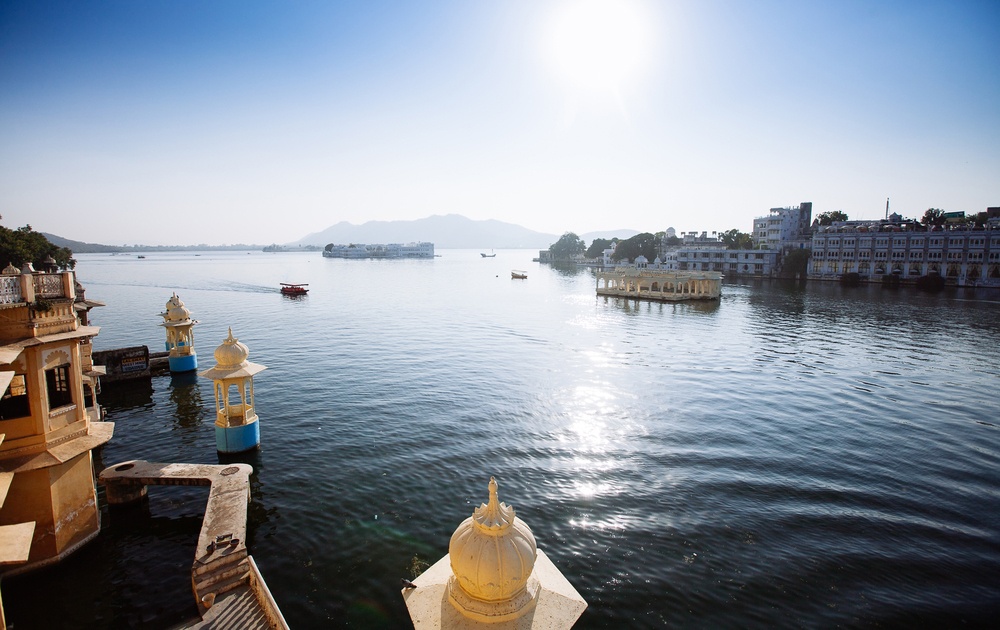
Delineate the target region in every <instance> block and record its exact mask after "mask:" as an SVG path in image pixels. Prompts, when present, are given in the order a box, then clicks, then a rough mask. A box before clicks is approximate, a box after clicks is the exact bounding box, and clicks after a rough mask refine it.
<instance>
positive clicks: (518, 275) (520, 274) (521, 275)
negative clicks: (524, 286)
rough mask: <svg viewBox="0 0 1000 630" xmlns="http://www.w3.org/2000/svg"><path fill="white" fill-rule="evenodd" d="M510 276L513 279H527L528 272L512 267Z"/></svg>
mask: <svg viewBox="0 0 1000 630" xmlns="http://www.w3.org/2000/svg"><path fill="white" fill-rule="evenodd" d="M510 278H511V280H527V279H528V272H527V271H521V270H520V269H512V270H511V272H510Z"/></svg>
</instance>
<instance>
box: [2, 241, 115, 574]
mask: <svg viewBox="0 0 1000 630" xmlns="http://www.w3.org/2000/svg"><path fill="white" fill-rule="evenodd" d="M53 263H54V261H53ZM77 297H78V296H77V295H76V283H75V277H74V274H73V272H72V271H64V272H52V273H42V272H35V271H34V269H32V267H31V265H30V264H25V266H24V268H23V269H17V268H16V267H13V266H8V267H7V268H6V269H4V270H3V271H2V273H0V394H2V396H0V434H3V439H2V440H0V485H2V486H3V493H5V494H6V497H7V500H6V501H5V502H2V504H3V507H2V509H0V525H2V526H8V525H11V524H20V523H26V522H31V521H34V523H35V526H34V530H33V533H31V534H29V536H31V546H30V555H29V557H28V564H26V565H23V566H21V567H18V568H17V569H16V570H17V571H21V570H26V569H31V568H36V567H41V566H44V565H47V564H50V563H52V562H56V561H58V560H61V559H62V558H64V557H66V556H68V555H69V554H71V553H72V552H73V551H75V550H76V549H78V548H79V547H80V546H82V545H83V544H84V543H86V542H87V541H89V540H91V539H93V538H94V537H95V536H97V534H98V533H99V532H100V530H101V520H100V519H101V512H100V508H99V506H98V504H97V489H96V486H95V481H94V460H93V456H92V454H91V451H93V449H95V448H98V447H99V446H101V445H102V444H104V443H105V442H107V441H108V440H110V439H111V436H112V434H113V432H114V423H111V422H102V421H101V417H102V415H103V414H102V412H101V409H100V406H99V405H98V404H97V392H98V378H99V376H100V375H101V373H102V370H101V369H98V367H97V366H94V365H93V354H92V346H91V338H92V337H94V336H95V335H97V333H98V332H99V331H100V329H99V328H98V327H96V326H88V325H85V324H83V323H81V321H80V316H79V315H78V313H85V312H86V310H88V309H89V307H90V305H91V304H94V305H96V304H97V303H96V302H91V303H90V304H88V303H87V302H86V301H84V300H83V299H82V296H81V299H79V300H78V299H77Z"/></svg>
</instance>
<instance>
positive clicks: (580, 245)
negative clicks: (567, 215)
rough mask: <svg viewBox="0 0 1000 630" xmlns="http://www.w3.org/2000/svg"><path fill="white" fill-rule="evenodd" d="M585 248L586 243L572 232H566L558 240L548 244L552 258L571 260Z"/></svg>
mask: <svg viewBox="0 0 1000 630" xmlns="http://www.w3.org/2000/svg"><path fill="white" fill-rule="evenodd" d="M586 249H587V245H586V243H584V242H583V239H581V238H580V237H579V236H577V235H576V234H574V233H573V232H566V233H565V234H563V235H562V236H560V237H559V240H558V241H556V242H555V243H553V244H552V245H550V246H549V253H550V254H552V260H572V259H573V258H574V257H576V256H578V255H580V254H582V253H583V252H584V251H585V250H586Z"/></svg>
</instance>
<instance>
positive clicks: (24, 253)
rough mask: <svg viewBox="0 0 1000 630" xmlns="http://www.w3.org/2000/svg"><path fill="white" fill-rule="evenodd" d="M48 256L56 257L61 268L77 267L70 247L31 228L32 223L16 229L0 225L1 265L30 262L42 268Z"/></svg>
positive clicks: (16, 264)
mask: <svg viewBox="0 0 1000 630" xmlns="http://www.w3.org/2000/svg"><path fill="white" fill-rule="evenodd" d="M48 256H51V257H52V258H54V259H55V261H56V265H58V267H59V268H60V269H73V268H74V267H76V260H75V259H74V258H73V252H72V251H71V250H70V249H69V248H68V247H59V246H57V245H53V244H52V243H51V242H49V239H47V238H45V236H44V235H42V234H41V233H39V232H36V231H34V230H33V229H31V226H30V225H26V226H24V227H21V228H17V229H16V230H11V229H9V228H6V227H4V226H2V225H0V267H4V266H6V265H7V264H8V263H9V264H12V265H14V266H15V267H20V266H21V265H23V264H24V263H26V262H30V263H31V264H32V265H34V267H35V269H42V264H43V263H44V262H45V259H46V258H47V257H48Z"/></svg>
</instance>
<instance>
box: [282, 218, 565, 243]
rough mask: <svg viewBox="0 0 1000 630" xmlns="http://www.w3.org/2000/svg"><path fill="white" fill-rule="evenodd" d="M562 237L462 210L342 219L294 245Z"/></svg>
mask: <svg viewBox="0 0 1000 630" xmlns="http://www.w3.org/2000/svg"><path fill="white" fill-rule="evenodd" d="M557 240H559V237H558V236H557V235H555V234H545V233H543V232H535V231H533V230H529V229H527V228H523V227H521V226H519V225H514V224H513V223H504V222H503V221H496V220H493V219H490V220H487V221H476V220H473V219H469V218H467V217H463V216H461V215H458V214H447V215H434V216H430V217H427V218H425V219H416V220H413V221H368V222H367V223H362V224H361V225H354V224H353V223H348V222H347V221H341V222H340V223H337V224H336V225H332V226H330V227H328V228H326V229H325V230H323V231H322V232H315V233H313V234H309V235H308V236H306V237H304V238H302V239H300V240H298V241H296V242H294V243H290V244H291V245H320V246H325V245H326V244H327V243H409V242H413V241H430V242H432V243H434V246H435V247H436V248H439V249H477V248H479V249H485V248H494V249H497V248H499V249H515V248H530V249H544V248H546V247H548V246H549V245H551V244H552V243H555V242H556V241H557Z"/></svg>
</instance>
